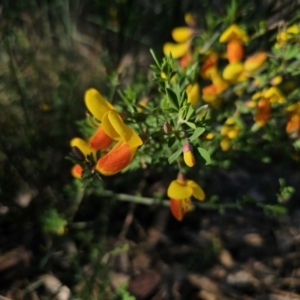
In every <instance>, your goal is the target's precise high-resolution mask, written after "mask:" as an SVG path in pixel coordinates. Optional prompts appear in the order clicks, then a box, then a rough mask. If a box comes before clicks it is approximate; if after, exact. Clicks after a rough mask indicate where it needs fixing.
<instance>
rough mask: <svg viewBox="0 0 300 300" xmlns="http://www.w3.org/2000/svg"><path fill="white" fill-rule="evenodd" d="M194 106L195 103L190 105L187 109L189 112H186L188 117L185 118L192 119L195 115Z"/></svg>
mask: <svg viewBox="0 0 300 300" xmlns="http://www.w3.org/2000/svg"><path fill="white" fill-rule="evenodd" d="M194 111H195V110H194V107H193V105H189V108H188V111H187V114H186V117H185V119H186V120H187V121H188V120H189V119H190V117H191V116H192V115H193V112H194Z"/></svg>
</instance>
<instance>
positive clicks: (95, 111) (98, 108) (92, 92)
mask: <svg viewBox="0 0 300 300" xmlns="http://www.w3.org/2000/svg"><path fill="white" fill-rule="evenodd" d="M84 101H85V105H86V107H87V109H88V110H89V112H90V113H91V114H92V115H93V116H94V117H96V118H97V119H98V120H99V121H102V118H103V116H104V115H105V114H106V113H107V112H108V111H110V110H115V108H114V107H113V105H112V104H110V103H109V102H108V101H106V100H105V99H104V98H103V97H102V95H101V94H100V93H99V92H98V91H97V90H96V89H93V88H92V89H88V90H87V91H86V92H85V95H84Z"/></svg>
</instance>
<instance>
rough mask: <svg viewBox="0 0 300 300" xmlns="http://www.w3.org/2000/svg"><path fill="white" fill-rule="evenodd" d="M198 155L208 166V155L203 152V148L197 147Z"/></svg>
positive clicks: (205, 151)
mask: <svg viewBox="0 0 300 300" xmlns="http://www.w3.org/2000/svg"><path fill="white" fill-rule="evenodd" d="M197 149H198V152H199V154H200V155H201V156H202V157H203V159H204V160H205V161H206V164H207V165H209V164H210V154H209V153H208V152H207V150H205V149H204V148H201V147H198V148H197Z"/></svg>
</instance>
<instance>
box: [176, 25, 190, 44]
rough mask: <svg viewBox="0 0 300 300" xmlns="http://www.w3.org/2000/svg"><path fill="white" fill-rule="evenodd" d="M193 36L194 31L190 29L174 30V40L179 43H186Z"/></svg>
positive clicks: (179, 28) (180, 28) (177, 28)
mask: <svg viewBox="0 0 300 300" xmlns="http://www.w3.org/2000/svg"><path fill="white" fill-rule="evenodd" d="M192 35H193V30H191V29H190V28H189V27H176V28H174V29H173V30H172V38H173V39H174V41H176V42H177V43H183V42H186V41H187V40H188V39H189V38H190V37H191V36H192Z"/></svg>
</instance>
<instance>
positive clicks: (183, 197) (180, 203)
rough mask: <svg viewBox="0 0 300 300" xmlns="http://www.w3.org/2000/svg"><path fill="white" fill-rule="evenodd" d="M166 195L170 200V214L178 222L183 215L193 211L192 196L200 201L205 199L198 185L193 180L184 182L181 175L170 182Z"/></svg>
mask: <svg viewBox="0 0 300 300" xmlns="http://www.w3.org/2000/svg"><path fill="white" fill-rule="evenodd" d="M167 194H168V197H169V198H170V208H171V212H172V214H173V216H174V217H175V218H176V219H177V220H178V221H182V219H183V217H184V216H185V214H186V213H187V212H189V211H191V210H192V209H193V206H192V204H191V197H192V196H194V197H195V198H196V199H197V200H200V201H202V200H204V199H205V193H204V191H203V190H202V188H201V187H200V185H198V184H197V183H196V182H195V181H193V180H186V179H185V178H184V175H183V174H182V173H179V174H178V177H177V179H176V180H173V181H172V182H171V184H170V185H169V188H168V191H167Z"/></svg>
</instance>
